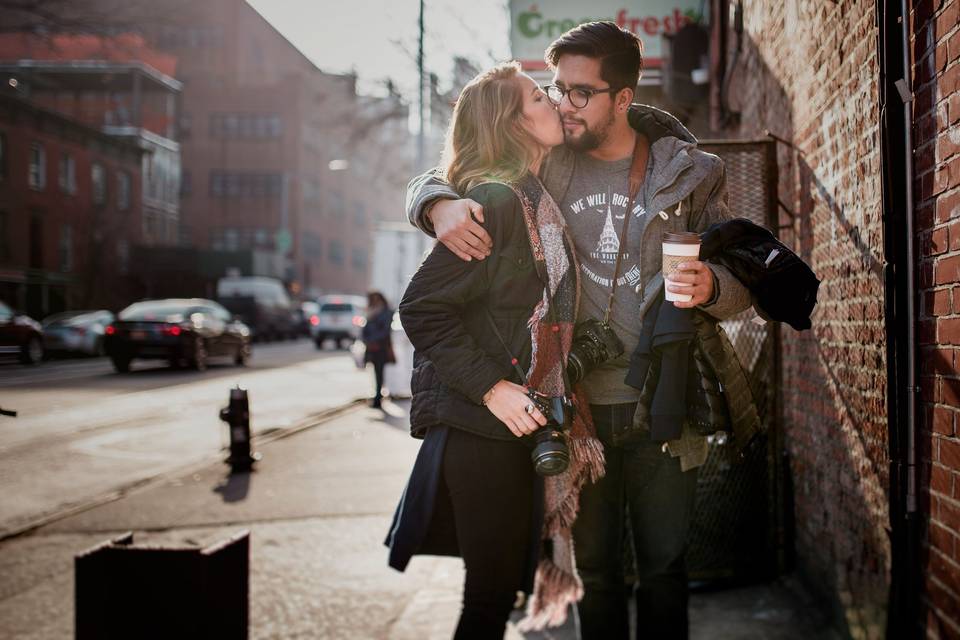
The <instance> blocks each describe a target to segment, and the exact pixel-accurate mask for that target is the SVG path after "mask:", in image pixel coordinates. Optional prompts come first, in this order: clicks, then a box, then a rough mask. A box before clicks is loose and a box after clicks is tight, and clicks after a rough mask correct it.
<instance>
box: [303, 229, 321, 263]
mask: <svg viewBox="0 0 960 640" xmlns="http://www.w3.org/2000/svg"><path fill="white" fill-rule="evenodd" d="M303 255H304V256H305V257H307V258H310V259H312V260H319V259H320V258H321V257H322V256H323V240H322V239H321V238H320V236H318V235H316V234H315V233H310V232H309V231H307V232H306V233H304V234H303Z"/></svg>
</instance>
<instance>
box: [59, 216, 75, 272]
mask: <svg viewBox="0 0 960 640" xmlns="http://www.w3.org/2000/svg"><path fill="white" fill-rule="evenodd" d="M72 269H73V227H72V226H70V225H69V224H65V225H63V226H62V227H60V271H63V272H64V273H66V272H68V271H71V270H72Z"/></svg>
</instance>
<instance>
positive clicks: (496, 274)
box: [400, 184, 543, 440]
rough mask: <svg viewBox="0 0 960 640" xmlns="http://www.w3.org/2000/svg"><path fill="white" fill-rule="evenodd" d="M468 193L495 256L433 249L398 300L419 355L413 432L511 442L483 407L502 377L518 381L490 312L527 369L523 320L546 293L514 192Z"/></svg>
mask: <svg viewBox="0 0 960 640" xmlns="http://www.w3.org/2000/svg"><path fill="white" fill-rule="evenodd" d="M467 195H468V197H470V198H472V199H473V200H476V201H477V202H479V203H480V204H482V205H483V213H484V222H483V226H484V228H485V229H486V230H487V232H488V233H489V234H490V237H491V239H492V240H493V248H492V253H491V254H490V256H488V257H487V258H486V259H484V260H471V261H469V262H466V261H463V260H461V259H460V258H458V257H457V256H456V255H455V254H454V253H453V252H451V251H450V250H449V249H447V248H446V247H445V246H444V245H442V244H440V243H438V244H437V245H436V246H435V247H434V249H433V251H432V252H431V253H430V255H429V256H428V257H427V258H426V260H424V262H423V264H422V265H421V266H420V268H419V270H418V271H417V273H416V274H415V275H414V276H413V279H412V280H411V282H410V285H409V286H408V287H407V290H406V292H405V293H404V295H403V300H402V301H401V302H400V320H401V321H402V323H403V328H404V331H406V333H407V336H408V337H409V338H410V342H411V343H412V344H413V346H414V348H415V349H416V351H417V354H416V355H415V358H414V373H413V379H412V381H411V391H412V393H413V401H412V407H411V430H412V431H413V433H414V435H422V433H423V431H424V430H425V429H426V428H427V427H429V426H431V424H430V423H431V422H433V423H442V424H448V425H452V426H455V427H458V428H462V429H466V430H468V431H471V432H473V433H477V434H479V435H484V436H487V437H493V438H498V439H503V440H516V437H515V436H514V435H513V434H511V433H510V431H509V430H508V429H507V427H506V426H505V425H504V424H503V423H501V422H500V421H499V420H498V419H497V418H496V417H495V416H494V415H493V414H492V413H491V412H490V411H489V409H487V408H486V407H485V406H483V405H482V398H483V395H484V394H485V393H486V392H487V391H488V390H489V389H490V388H491V387H492V386H493V385H495V384H496V383H497V382H498V381H500V380H501V379H504V378H506V379H508V380H511V381H512V382H516V383H520V380H519V379H518V376H517V374H516V373H515V371H514V368H513V366H511V364H510V356H509V355H508V353H507V350H506V349H504V346H503V344H501V342H500V340H499V339H498V338H497V336H496V334H495V333H494V331H493V329H492V327H491V326H490V318H489V317H488V314H489V316H492V317H493V319H494V322H495V323H496V326H497V329H498V330H499V332H500V335H501V336H502V337H503V339H504V340H505V341H506V342H507V345H508V346H509V348H510V352H511V353H512V354H513V355H514V356H515V357H516V358H517V359H518V361H519V362H518V364H519V366H520V368H521V369H522V370H524V371H526V370H527V369H528V368H529V366H530V358H531V340H530V330H529V329H528V328H527V321H528V320H529V319H530V316H531V315H532V313H533V308H534V306H535V305H536V303H537V302H538V301H539V300H540V298H541V296H542V295H543V284H542V283H541V282H540V280H539V278H538V276H537V271H536V269H535V266H534V262H533V255H532V252H531V250H530V242H529V240H528V238H527V230H526V225H525V223H524V219H523V210H522V208H521V206H520V202H519V200H518V199H517V196H516V195H515V194H514V192H513V191H512V190H511V189H509V188H508V187H506V186H504V185H501V184H484V185H480V186H478V187H475V188H474V189H472V190H471V191H470V192H469V193H468V194H467Z"/></svg>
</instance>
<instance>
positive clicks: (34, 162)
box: [27, 142, 47, 191]
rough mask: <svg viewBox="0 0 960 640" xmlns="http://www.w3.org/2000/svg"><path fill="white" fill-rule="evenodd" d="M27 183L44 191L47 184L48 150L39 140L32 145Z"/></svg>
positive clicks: (32, 187)
mask: <svg viewBox="0 0 960 640" xmlns="http://www.w3.org/2000/svg"><path fill="white" fill-rule="evenodd" d="M27 183H28V184H29V185H30V188H31V189H36V190H37V191H42V190H43V189H44V188H46V186H47V151H46V149H44V148H43V145H42V144H40V143H39V142H34V143H33V144H31V145H30V168H29V173H28V174H27Z"/></svg>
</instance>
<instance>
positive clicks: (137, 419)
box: [0, 340, 372, 537]
mask: <svg viewBox="0 0 960 640" xmlns="http://www.w3.org/2000/svg"><path fill="white" fill-rule="evenodd" d="M253 353H254V355H253V358H252V359H251V363H250V365H249V366H248V367H246V368H239V367H236V366H234V365H233V364H232V363H230V362H224V363H217V362H216V361H213V362H211V366H210V368H209V369H208V370H207V371H205V372H196V371H192V370H181V369H171V368H170V367H168V366H167V365H166V363H165V362H163V363H161V362H154V361H136V362H134V366H133V370H132V371H131V372H130V373H127V374H118V373H115V372H114V370H113V368H112V367H111V365H110V362H109V361H108V360H106V359H105V358H95V359H82V360H80V359H75V360H54V361H48V362H43V363H41V364H38V365H35V366H24V365H20V364H16V363H13V362H5V363H3V364H0V407H3V408H6V409H13V410H16V411H18V412H19V416H18V417H17V418H6V417H4V418H0V483H3V486H4V487H5V489H6V491H5V494H4V499H3V501H0V535H2V536H4V537H5V536H7V535H9V534H11V533H12V532H16V531H18V530H22V529H23V528H24V527H28V526H30V525H32V524H35V523H37V522H41V521H42V520H43V519H44V518H45V517H46V516H49V515H50V514H54V513H58V512H62V511H64V510H66V509H69V508H71V507H76V506H78V505H84V504H89V503H91V502H95V501H99V500H102V499H104V498H107V497H109V496H111V495H112V494H114V493H115V492H117V491H121V490H124V489H125V488H129V487H132V486H135V485H137V484H138V483H141V482H143V481H144V480H146V479H148V478H151V477H154V476H157V475H158V474H163V473H166V472H169V471H171V470H174V469H178V468H181V467H184V466H187V465H190V464H193V463H197V462H201V461H205V460H210V459H212V458H216V457H219V456H222V455H223V454H222V452H221V448H222V447H224V446H226V444H227V429H226V425H225V423H223V422H221V421H220V420H219V417H218V414H219V410H220V409H221V408H222V407H224V406H225V405H226V404H227V400H228V397H227V396H228V391H229V389H230V388H231V387H233V386H235V385H240V386H241V387H243V388H245V389H247V390H248V391H249V394H250V406H251V428H252V430H253V433H254V434H256V435H265V434H270V433H274V432H282V431H283V430H288V429H291V428H295V427H297V426H299V425H303V424H306V423H309V422H310V420H311V418H312V417H314V416H316V415H317V414H321V413H323V412H324V411H329V410H330V409H332V408H336V407H341V406H343V405H345V404H347V403H349V402H350V401H352V400H354V399H356V398H359V397H362V396H365V395H367V394H368V393H369V392H370V389H368V387H370V386H371V385H372V383H371V377H372V376H371V374H370V373H369V372H361V371H358V370H357V369H356V367H355V365H354V363H353V361H352V359H351V358H350V356H349V354H347V352H345V351H339V350H337V351H335V350H332V348H331V349H327V350H324V351H318V350H316V349H315V348H314V345H313V343H312V342H310V341H309V340H298V341H296V342H282V343H268V344H257V345H254V352H253Z"/></svg>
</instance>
